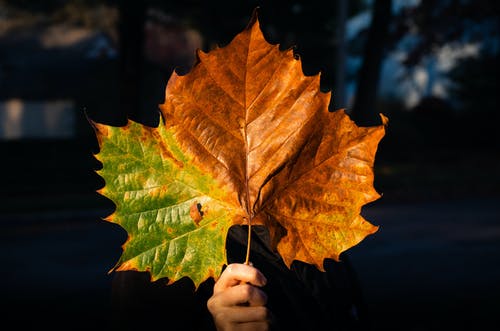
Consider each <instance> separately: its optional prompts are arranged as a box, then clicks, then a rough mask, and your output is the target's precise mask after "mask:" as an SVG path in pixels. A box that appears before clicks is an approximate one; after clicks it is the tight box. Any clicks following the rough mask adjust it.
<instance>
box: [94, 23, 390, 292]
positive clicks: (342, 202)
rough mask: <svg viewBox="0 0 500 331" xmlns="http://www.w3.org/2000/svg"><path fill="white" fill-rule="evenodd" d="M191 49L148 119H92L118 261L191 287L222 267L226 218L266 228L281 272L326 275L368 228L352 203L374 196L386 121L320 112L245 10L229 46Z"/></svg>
mask: <svg viewBox="0 0 500 331" xmlns="http://www.w3.org/2000/svg"><path fill="white" fill-rule="evenodd" d="M197 55H198V61H197V63H196V64H195V65H194V67H193V68H192V70H191V71H190V72H189V73H188V74H186V75H183V76H180V75H178V74H177V73H175V72H174V73H173V74H172V76H171V77H170V79H169V81H168V84H167V88H166V92H165V102H164V103H163V104H161V105H160V110H161V115H162V116H161V118H160V123H159V126H158V127H157V128H152V127H148V126H144V125H141V124H139V123H136V122H133V121H129V122H128V124H127V125H126V126H124V127H113V126H108V125H104V124H99V123H94V122H93V123H92V124H93V125H94V127H95V130H96V135H97V138H98V141H99V146H100V152H99V153H98V154H97V155H96V158H97V159H98V160H100V161H101V163H102V165H103V167H102V169H101V170H99V171H98V173H99V174H100V175H101V176H102V177H103V178H104V180H105V183H106V184H105V186H104V187H103V188H102V189H101V190H99V192H100V193H101V194H102V195H104V196H106V197H108V198H109V199H111V200H112V201H113V202H114V203H115V205H116V210H115V212H114V213H113V214H112V215H110V216H109V217H108V218H107V220H108V221H110V222H114V223H117V224H119V225H120V226H122V227H123V228H124V229H125V230H126V231H127V233H128V239H127V241H126V242H125V243H124V245H123V253H122V255H121V257H120V260H119V261H118V262H117V264H116V266H115V268H116V269H115V270H118V271H120V270H139V271H146V270H147V271H149V272H150V274H151V279H152V280H156V279H159V278H163V277H167V278H168V279H169V282H170V283H172V282H174V281H176V280H178V279H180V278H182V277H185V276H187V277H189V278H191V279H192V280H193V282H194V284H195V286H196V287H198V286H199V284H200V283H201V282H203V281H204V280H206V279H207V278H209V277H214V278H217V277H218V276H219V274H220V272H221V270H222V267H223V265H224V264H226V263H227V261H226V254H225V242H226V237H227V233H228V230H229V228H230V227H231V226H233V225H237V224H250V225H252V224H253V225H255V224H260V225H265V226H267V227H268V229H269V230H270V233H271V237H272V238H271V239H272V242H273V243H274V244H275V248H276V249H277V250H278V252H279V254H280V255H281V256H282V257H283V260H284V262H285V263H286V265H287V266H288V267H290V266H291V263H292V262H293V261H294V260H300V261H303V262H306V263H310V264H313V265H315V266H316V267H317V268H318V269H320V270H323V261H324V259H325V258H332V259H335V260H338V259H339V254H340V253H342V252H343V251H345V250H347V249H349V248H350V247H352V246H354V245H356V244H358V243H359V242H360V241H362V240H363V239H364V238H365V237H366V236H367V235H369V234H372V233H374V232H375V231H377V227H376V226H374V225H372V224H370V223H369V222H368V221H366V220H365V219H364V218H363V217H362V216H361V215H360V212H361V208H362V206H363V205H365V204H367V203H368V202H371V201H374V200H376V199H378V198H379V194H378V193H377V192H376V190H375V189H374V187H373V180H374V174H373V164H374V158H375V154H376V150H377V146H378V143H379V141H380V139H381V138H382V137H383V135H384V132H385V131H384V126H385V124H386V123H387V119H386V118H385V117H384V116H381V117H382V122H383V124H382V125H380V126H375V127H358V126H357V125H356V124H355V123H354V122H353V121H351V120H350V119H349V117H348V115H346V113H345V112H344V110H337V111H334V112H330V111H328V105H329V103H330V92H327V93H325V92H322V91H320V75H319V74H318V75H314V76H305V75H304V74H303V72H302V67H301V61H300V59H298V58H297V57H296V56H294V54H293V50H291V49H289V50H285V51H281V50H280V49H279V47H278V45H271V44H270V43H268V42H267V41H266V40H265V38H264V36H263V34H262V32H261V30H260V27H259V22H258V19H257V16H256V15H254V17H253V18H252V20H251V22H250V24H249V25H248V27H247V28H246V29H245V30H244V31H243V32H241V33H240V34H238V35H237V36H236V37H235V38H234V39H233V40H232V42H231V43H230V44H229V45H227V46H226V47H223V48H217V49H214V50H212V51H210V52H208V53H204V52H202V51H198V53H197Z"/></svg>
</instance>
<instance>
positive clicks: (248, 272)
mask: <svg viewBox="0 0 500 331" xmlns="http://www.w3.org/2000/svg"><path fill="white" fill-rule="evenodd" d="M266 282H267V280H266V278H265V277H264V275H263V274H262V273H261V272H260V271H259V270H257V269H256V268H254V267H253V266H250V265H246V264H239V263H233V264H230V265H228V266H227V268H226V269H225V270H224V272H223V273H222V274H221V276H220V278H219V280H218V281H217V282H216V283H215V285H214V293H213V295H212V297H210V299H208V302H207V307H208V310H209V311H210V313H211V314H212V317H213V319H214V322H215V326H216V327H217V330H218V331H232V330H237V331H240V330H241V331H242V330H249V331H250V330H251V331H261V330H262V331H264V330H269V316H270V313H269V311H268V309H267V308H266V307H265V304H266V302H267V295H266V294H265V293H264V291H262V290H261V289H260V288H259V287H261V286H264V285H265V284H266Z"/></svg>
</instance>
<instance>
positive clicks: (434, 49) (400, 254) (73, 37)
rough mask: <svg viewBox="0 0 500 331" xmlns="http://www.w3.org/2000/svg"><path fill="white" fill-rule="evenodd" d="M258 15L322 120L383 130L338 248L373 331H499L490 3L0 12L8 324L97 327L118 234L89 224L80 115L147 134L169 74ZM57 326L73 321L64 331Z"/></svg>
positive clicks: (28, 4) (496, 49) (63, 5)
mask: <svg viewBox="0 0 500 331" xmlns="http://www.w3.org/2000/svg"><path fill="white" fill-rule="evenodd" d="M257 6H259V7H260V9H259V19H260V22H261V27H262V30H263V32H264V35H265V36H266V38H267V40H268V41H269V42H271V43H273V44H280V47H281V48H282V49H286V48H290V47H294V50H295V52H296V53H297V54H299V55H300V58H301V60H302V63H303V68H304V73H305V74H307V75H312V74H317V73H318V72H321V86H322V89H323V90H325V91H326V90H331V91H332V102H331V109H332V110H335V109H339V108H346V109H347V112H348V113H349V114H350V116H351V117H352V118H353V119H354V120H355V121H356V122H357V123H358V124H359V125H363V126H369V125H376V124H379V123H380V118H379V116H378V114H379V113H383V114H384V115H386V116H387V117H388V118H389V125H388V127H387V134H386V136H385V137H384V138H383V140H382V142H381V143H380V145H379V149H378V152H377V159H376V163H375V169H374V170H375V188H376V189H377V191H378V192H380V193H381V194H382V197H381V199H379V200H377V201H375V202H373V203H371V204H370V205H367V206H365V207H364V208H363V213H364V215H365V217H366V218H367V219H368V220H369V221H371V222H372V223H374V224H376V225H379V226H380V229H379V232H377V233H376V234H375V235H373V236H370V237H368V238H367V239H365V240H364V241H363V242H362V243H361V244H359V245H357V246H355V247H353V248H352V249H351V250H350V251H349V254H350V257H351V262H352V263H353V265H354V268H355V270H356V272H357V275H358V277H359V281H360V284H361V286H362V289H363V295H364V297H365V300H366V303H367V308H368V311H369V312H370V319H371V325H372V326H373V330H415V331H416V330H442V329H443V328H446V329H451V330H493V329H495V328H494V326H495V324H496V325H497V326H498V325H500V324H499V323H500V315H499V313H498V312H499V311H500V282H499V280H500V263H499V261H500V174H499V171H500V141H499V140H500V139H499V134H498V132H499V129H498V125H499V124H498V122H499V112H498V95H499V92H498V91H499V89H498V82H497V81H498V77H500V75H499V68H498V63H499V56H500V38H499V36H500V16H499V5H498V2H496V1H486V0H475V1H472V0H461V1H459V0H455V1H454V0H434V1H429V0H406V1H405V0H400V1H397V0H392V1H391V0H354V1H347V0H330V1H321V0H307V1H302V0H293V1H291V0H287V1H285V0H276V1H223V0H213V1H198V0H185V1H168V0H165V1H153V0H150V1H126V0H122V1H120V0H108V1H97V0H75V1H63V0H45V1H30V0H0V155H1V156H2V157H1V159H2V161H1V167H2V168H1V174H2V175H1V185H0V228H1V230H0V238H1V241H0V249H1V251H2V254H1V257H0V265H1V270H2V272H1V277H2V281H1V282H0V289H1V296H2V297H1V300H0V302H1V304H2V307H1V309H0V311H1V313H0V314H2V315H4V317H5V319H3V320H9V321H12V322H14V323H17V325H18V327H16V329H32V328H33V329H35V328H36V329H38V328H40V327H41V326H42V325H44V326H48V327H52V328H53V329H56V328H59V327H60V328H61V329H62V328H64V329H71V330H74V329H88V328H93V329H106V328H108V325H109V313H108V312H109V306H110V282H111V277H112V275H110V274H108V270H110V269H111V268H112V267H113V266H114V263H115V262H116V261H117V260H118V258H119V256H120V254H121V247H120V246H121V244H122V243H123V242H124V240H125V238H126V233H124V231H123V230H122V229H121V228H119V227H118V226H116V225H115V224H111V223H107V222H105V221H102V220H101V218H102V217H105V216H107V215H108V214H109V213H111V212H112V211H113V205H112V203H111V202H110V201H108V200H107V199H105V198H103V197H102V196H100V195H99V194H97V193H96V190H97V189H99V188H101V187H102V186H103V184H104V183H103V181H102V179H101V178H100V177H99V176H97V175H96V174H95V172H94V171H95V170H96V169H98V168H99V163H98V162H97V161H96V160H95V159H94V158H93V154H94V153H97V152H98V147H97V142H96V140H95V136H94V133H93V130H92V128H91V127H90V125H89V122H88V120H87V118H90V119H92V120H94V121H97V122H101V123H105V124H109V125H123V124H124V123H125V122H126V120H127V118H130V119H132V120H135V121H138V122H141V123H143V124H146V125H150V126H156V125H157V124H158V114H157V111H158V104H160V103H162V102H163V100H164V89H165V86H166V83H167V81H168V79H169V77H170V75H171V73H172V71H173V70H177V71H178V72H180V73H186V72H188V71H189V69H190V67H191V66H192V65H193V63H194V60H195V56H194V55H195V50H196V49H198V48H199V49H202V50H204V51H209V50H210V49H212V48H213V47H215V46H217V45H218V46H224V45H226V44H227V43H229V42H230V41H231V39H232V38H233V37H234V36H235V35H236V34H237V33H239V32H241V31H242V30H243V29H244V28H245V26H246V25H247V23H248V21H249V19H250V17H251V14H252V11H253V9H254V8H256V7H257ZM68 323H71V324H68Z"/></svg>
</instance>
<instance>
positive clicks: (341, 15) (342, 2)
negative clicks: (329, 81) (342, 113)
mask: <svg viewBox="0 0 500 331" xmlns="http://www.w3.org/2000/svg"><path fill="white" fill-rule="evenodd" d="M347 8H348V1H347V0H338V1H337V29H336V30H337V35H336V38H335V42H336V43H335V44H336V45H335V46H336V55H337V56H336V61H335V88H334V90H333V101H334V106H335V109H338V108H345V107H346V105H345V103H346V97H345V95H346V87H345V80H346V60H347V42H346V24H347Z"/></svg>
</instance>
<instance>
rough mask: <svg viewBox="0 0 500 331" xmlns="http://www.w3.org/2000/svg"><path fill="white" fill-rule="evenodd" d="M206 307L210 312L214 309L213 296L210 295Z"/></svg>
mask: <svg viewBox="0 0 500 331" xmlns="http://www.w3.org/2000/svg"><path fill="white" fill-rule="evenodd" d="M207 308H208V310H209V311H210V312H214V311H215V302H214V297H211V298H210V299H208V300H207Z"/></svg>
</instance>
